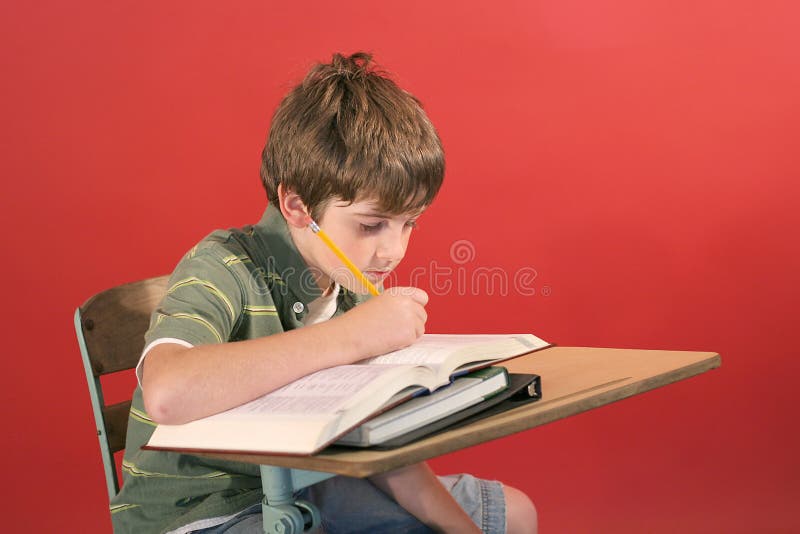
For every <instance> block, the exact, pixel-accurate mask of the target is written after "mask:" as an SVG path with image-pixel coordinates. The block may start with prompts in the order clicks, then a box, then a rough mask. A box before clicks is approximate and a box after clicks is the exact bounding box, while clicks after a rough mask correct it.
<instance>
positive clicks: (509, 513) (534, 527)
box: [503, 485, 539, 534]
mask: <svg viewBox="0 0 800 534" xmlns="http://www.w3.org/2000/svg"><path fill="white" fill-rule="evenodd" d="M503 494H504V495H505V500H506V532H507V533H508V534H536V533H537V532H539V517H538V513H537V512H536V507H535V506H534V505H533V502H531V500H530V498H529V497H528V496H527V495H526V494H525V493H523V492H522V491H520V490H518V489H517V488H514V487H511V486H506V485H503Z"/></svg>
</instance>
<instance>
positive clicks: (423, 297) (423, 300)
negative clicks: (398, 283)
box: [411, 287, 428, 306]
mask: <svg viewBox="0 0 800 534" xmlns="http://www.w3.org/2000/svg"><path fill="white" fill-rule="evenodd" d="M411 289H413V290H414V291H412V292H411V298H412V299H414V302H417V303H418V304H421V305H422V306H425V305H426V304H427V303H428V294H427V293H426V292H425V291H423V290H422V289H420V288H418V287H412V288H411Z"/></svg>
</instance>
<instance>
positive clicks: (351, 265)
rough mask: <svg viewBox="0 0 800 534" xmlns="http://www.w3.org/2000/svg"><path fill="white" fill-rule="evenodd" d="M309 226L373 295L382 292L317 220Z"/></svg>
mask: <svg viewBox="0 0 800 534" xmlns="http://www.w3.org/2000/svg"><path fill="white" fill-rule="evenodd" d="M309 226H310V227H311V231H312V232H314V233H315V234H317V235H318V236H319V238H320V239H322V241H324V242H325V244H326V245H328V248H330V249H331V250H332V251H333V253H334V254H336V256H338V257H339V259H340V260H342V263H344V264H345V266H347V268H348V269H350V272H351V273H353V275H354V276H355V277H356V278H358V280H359V281H360V282H361V283H362V284H364V287H366V288H367V289H368V290H369V292H370V293H371V294H372V295H375V296H377V295H379V294H380V293H378V289H377V288H376V287H375V286H374V285H373V284H372V282H370V281H369V280H368V279H367V277H366V276H364V273H362V272H361V271H360V270H359V269H358V267H356V265H355V264H354V263H353V262H352V261H350V258H348V257H347V256H345V254H344V252H342V249H340V248H339V247H337V246H336V243H334V242H333V241H331V238H330V237H328V234H326V233H325V232H324V231H323V230H322V228H320V227H319V225H318V224H317V223H316V222H314V221H313V220H312V221H311V222H310V223H309Z"/></svg>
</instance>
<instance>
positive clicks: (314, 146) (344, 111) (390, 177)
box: [261, 52, 444, 219]
mask: <svg viewBox="0 0 800 534" xmlns="http://www.w3.org/2000/svg"><path fill="white" fill-rule="evenodd" d="M443 178H444V153H443V151H442V146H441V142H440V140H439V136H438V135H437V133H436V130H435V129H434V127H433V125H432V124H431V122H430V120H429V119H428V117H427V115H426V114H425V112H424V111H423V110H422V106H421V105H420V103H419V101H418V100H417V99H416V98H415V97H414V96H413V95H411V94H410V93H407V92H406V91H404V90H402V89H400V88H399V87H398V86H397V85H396V84H395V83H394V82H393V81H392V80H390V79H389V78H388V77H387V76H386V75H385V73H383V72H381V71H380V70H377V69H376V67H375V66H374V64H373V63H372V58H371V56H370V55H369V54H366V53H361V52H360V53H356V54H353V55H351V56H342V55H341V54H335V55H334V56H333V59H332V61H331V63H329V64H318V65H316V66H315V67H313V68H312V69H311V71H310V72H309V73H308V75H306V77H305V79H304V80H303V82H302V83H300V84H299V85H298V86H297V87H295V88H294V89H292V91H290V92H289V94H288V95H286V97H285V98H284V99H283V101H282V102H281V104H280V106H278V109H277V110H276V111H275V115H274V117H273V119H272V125H271V127H270V132H269V139H268V141H267V144H266V146H265V147H264V151H263V153H262V164H261V180H262V182H263V184H264V188H265V189H266V190H267V196H268V198H269V201H270V202H271V203H273V204H275V205H277V204H278V186H279V185H280V186H282V190H283V191H292V192H294V193H296V194H297V195H298V196H299V197H300V199H302V201H303V203H304V204H305V206H306V208H307V209H308V211H309V214H310V215H311V216H312V217H313V218H315V219H322V217H323V214H324V211H325V208H326V206H327V204H328V203H329V202H330V201H332V200H339V201H344V202H354V201H360V200H373V201H375V202H376V203H377V205H378V207H379V209H380V210H381V211H383V212H385V213H391V214H401V213H410V212H414V211H417V210H419V209H421V208H424V207H425V206H427V205H428V204H430V203H431V201H432V200H433V198H434V197H435V196H436V193H437V192H438V191H439V187H440V186H441V184H442V179H443Z"/></svg>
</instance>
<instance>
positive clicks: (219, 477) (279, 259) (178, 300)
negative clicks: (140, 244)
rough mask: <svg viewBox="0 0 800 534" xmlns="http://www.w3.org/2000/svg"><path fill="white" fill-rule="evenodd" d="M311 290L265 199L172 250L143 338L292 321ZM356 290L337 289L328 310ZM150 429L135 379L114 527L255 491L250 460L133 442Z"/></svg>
mask: <svg viewBox="0 0 800 534" xmlns="http://www.w3.org/2000/svg"><path fill="white" fill-rule="evenodd" d="M321 294H322V292H321V290H320V289H319V287H318V286H317V284H316V283H315V282H314V279H313V277H312V273H311V272H310V271H309V269H308V266H307V265H306V263H305V262H304V261H303V259H302V257H301V256H300V253H299V252H298V251H297V248H296V247H295V246H294V243H293V242H292V239H291V237H290V236H289V231H288V228H287V226H286V222H285V221H284V219H283V216H282V215H281V214H280V212H279V211H278V209H277V208H275V207H273V206H269V207H267V209H266V211H265V213H264V216H263V217H262V219H261V221H260V222H259V223H258V224H256V225H255V226H246V227H244V228H240V229H231V230H225V231H222V230H218V231H215V232H213V233H212V234H210V235H209V236H208V237H206V238H205V239H203V240H202V241H201V242H200V243H199V244H198V245H197V246H195V247H193V248H192V249H191V250H190V251H189V252H188V253H187V254H186V255H185V256H184V257H183V258H182V259H181V261H180V263H178V266H177V267H176V268H175V271H174V272H173V273H172V276H171V277H170V280H169V283H168V290H167V294H166V296H165V297H164V299H163V300H162V301H161V303H160V305H159V306H158V308H157V309H156V310H155V312H154V313H153V315H152V317H151V321H150V329H149V330H148V331H147V334H146V335H145V345H149V344H150V343H151V342H152V341H154V340H157V339H162V338H175V339H180V340H184V341H186V342H188V343H191V344H192V345H195V346H197V345H202V344H208V343H224V342H229V341H239V340H244V339H254V338H258V337H262V336H268V335H271V334H276V333H279V332H283V331H286V330H291V329H294V328H299V327H301V326H302V321H303V318H304V317H305V315H306V314H307V313H308V304H309V303H310V302H311V301H313V300H315V299H316V298H318V297H319V296H320V295H321ZM363 298H364V297H362V296H361V295H356V294H354V293H351V292H349V291H347V290H345V289H344V288H342V289H341V291H340V294H339V297H338V306H337V312H336V313H337V314H340V313H342V312H344V311H346V310H348V309H350V308H352V307H353V306H355V305H356V304H358V303H359V302H360V301H361V300H362V299H363ZM298 310H299V311H298ZM154 428H155V423H154V422H153V421H152V420H151V419H150V417H149V416H148V415H147V413H146V412H145V409H144V404H143V402H142V392H141V388H139V387H137V388H136V391H135V392H134V395H133V401H132V407H131V413H130V417H129V420H128V435H127V443H126V449H125V457H124V459H123V463H122V472H123V486H122V490H121V491H120V493H119V494H118V495H117V496H116V497H114V499H113V500H112V502H111V514H112V520H113V524H114V531H115V532H135V533H137V534H138V533H141V532H169V531H172V530H175V529H179V528H180V527H183V526H186V525H190V524H195V523H196V522H197V521H201V520H204V519H208V518H215V517H224V516H229V515H231V514H234V513H236V512H239V511H241V510H243V509H244V508H246V507H248V506H250V505H252V504H255V503H257V502H259V501H260V500H261V479H260V477H259V469H258V466H257V465H251V464H240V463H234V462H227V461H222V460H212V459H208V458H200V457H196V456H191V455H186V454H179V453H172V452H161V451H145V450H142V449H141V447H142V446H143V445H144V444H146V443H147V441H148V439H149V438H150V435H151V434H152V432H153V429H154ZM206 526H208V525H206ZM201 527H202V525H200V524H198V527H197V528H201Z"/></svg>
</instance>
